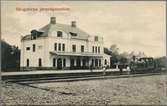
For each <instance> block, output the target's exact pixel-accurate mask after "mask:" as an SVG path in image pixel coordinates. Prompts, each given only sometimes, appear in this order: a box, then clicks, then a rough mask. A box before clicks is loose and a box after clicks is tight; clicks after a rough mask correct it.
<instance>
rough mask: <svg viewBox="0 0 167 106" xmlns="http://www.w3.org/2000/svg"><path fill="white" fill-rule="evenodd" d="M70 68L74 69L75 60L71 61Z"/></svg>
mask: <svg viewBox="0 0 167 106" xmlns="http://www.w3.org/2000/svg"><path fill="white" fill-rule="evenodd" d="M70 68H71V69H74V59H70Z"/></svg>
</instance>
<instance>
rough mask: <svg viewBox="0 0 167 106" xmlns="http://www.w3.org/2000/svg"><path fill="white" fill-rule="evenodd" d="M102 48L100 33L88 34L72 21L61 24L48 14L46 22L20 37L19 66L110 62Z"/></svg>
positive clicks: (71, 66)
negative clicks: (48, 20) (48, 18)
mask: <svg viewBox="0 0 167 106" xmlns="http://www.w3.org/2000/svg"><path fill="white" fill-rule="evenodd" d="M103 48H104V47H103V38H102V37H99V36H90V35H89V34H88V33H86V32H84V31H82V30H81V29H79V28H78V27H77V25H76V22H75V21H72V22H71V25H65V24H60V23H57V21H56V17H51V18H50V23H49V24H47V25H46V26H44V27H42V28H41V29H39V30H32V31H31V34H29V35H26V36H24V37H22V38H21V68H22V69H34V68H35V69H87V68H90V67H93V68H101V67H102V66H103V65H104V64H110V63H109V62H110V61H109V59H108V58H106V59H105V58H104V49H103Z"/></svg>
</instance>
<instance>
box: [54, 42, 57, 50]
mask: <svg viewBox="0 0 167 106" xmlns="http://www.w3.org/2000/svg"><path fill="white" fill-rule="evenodd" d="M54 49H55V51H57V43H55V44H54Z"/></svg>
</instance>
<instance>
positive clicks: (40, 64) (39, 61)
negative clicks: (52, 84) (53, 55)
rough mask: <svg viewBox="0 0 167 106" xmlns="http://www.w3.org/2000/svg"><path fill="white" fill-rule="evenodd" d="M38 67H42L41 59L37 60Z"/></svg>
mask: <svg viewBox="0 0 167 106" xmlns="http://www.w3.org/2000/svg"><path fill="white" fill-rule="evenodd" d="M38 65H39V67H41V66H42V59H41V58H39V60H38Z"/></svg>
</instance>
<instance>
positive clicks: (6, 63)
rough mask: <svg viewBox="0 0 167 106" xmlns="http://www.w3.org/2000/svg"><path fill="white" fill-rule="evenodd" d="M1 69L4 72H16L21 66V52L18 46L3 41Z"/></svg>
mask: <svg viewBox="0 0 167 106" xmlns="http://www.w3.org/2000/svg"><path fill="white" fill-rule="evenodd" d="M1 56H2V60H1V68H2V71H9V70H10V71H11V70H12V71H15V70H18V69H19V66H20V50H19V49H18V47H17V46H13V45H10V44H8V43H7V42H5V41H3V40H1Z"/></svg>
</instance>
